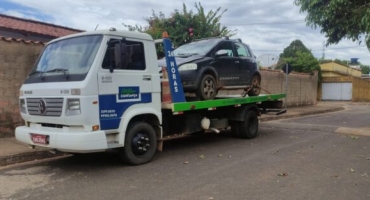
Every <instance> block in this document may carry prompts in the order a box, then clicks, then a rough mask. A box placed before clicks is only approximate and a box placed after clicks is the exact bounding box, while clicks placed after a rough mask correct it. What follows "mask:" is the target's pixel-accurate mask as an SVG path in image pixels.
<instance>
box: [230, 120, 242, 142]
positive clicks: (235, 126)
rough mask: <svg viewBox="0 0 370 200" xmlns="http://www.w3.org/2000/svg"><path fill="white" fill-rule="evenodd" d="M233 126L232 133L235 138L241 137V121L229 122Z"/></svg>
mask: <svg viewBox="0 0 370 200" xmlns="http://www.w3.org/2000/svg"><path fill="white" fill-rule="evenodd" d="M229 124H230V127H231V135H232V136H233V137H234V138H240V137H241V136H240V131H239V122H238V121H230V122H229Z"/></svg>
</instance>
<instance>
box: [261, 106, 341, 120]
mask: <svg viewBox="0 0 370 200" xmlns="http://www.w3.org/2000/svg"><path fill="white" fill-rule="evenodd" d="M341 110H345V108H343V107H337V108H330V109H325V110H317V111H310V112H304V113H299V114H292V115H280V116H269V117H261V118H260V121H261V122H267V121H273V120H279V119H290V118H296V117H303V116H308V115H317V114H323V113H329V112H336V111H341Z"/></svg>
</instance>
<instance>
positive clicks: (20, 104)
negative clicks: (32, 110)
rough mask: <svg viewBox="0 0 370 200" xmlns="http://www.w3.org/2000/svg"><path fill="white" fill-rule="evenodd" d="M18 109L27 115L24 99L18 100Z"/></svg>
mask: <svg viewBox="0 0 370 200" xmlns="http://www.w3.org/2000/svg"><path fill="white" fill-rule="evenodd" d="M19 109H20V111H21V112H22V113H27V109H26V101H25V99H19Z"/></svg>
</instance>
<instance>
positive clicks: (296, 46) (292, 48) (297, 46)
mask: <svg viewBox="0 0 370 200" xmlns="http://www.w3.org/2000/svg"><path fill="white" fill-rule="evenodd" d="M298 52H306V53H311V52H310V50H308V49H307V47H306V46H305V45H304V44H303V43H302V41H300V40H294V41H293V42H292V43H290V45H289V46H288V47H287V48H285V49H284V51H283V53H281V54H280V58H288V57H295V56H297V53H298Z"/></svg>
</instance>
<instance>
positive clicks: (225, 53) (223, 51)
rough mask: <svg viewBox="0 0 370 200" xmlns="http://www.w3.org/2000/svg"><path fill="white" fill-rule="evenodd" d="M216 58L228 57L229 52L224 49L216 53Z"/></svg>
mask: <svg viewBox="0 0 370 200" xmlns="http://www.w3.org/2000/svg"><path fill="white" fill-rule="evenodd" d="M215 56H216V58H219V57H222V56H228V53H227V50H224V49H221V50H218V51H217V52H216V53H215Z"/></svg>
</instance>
